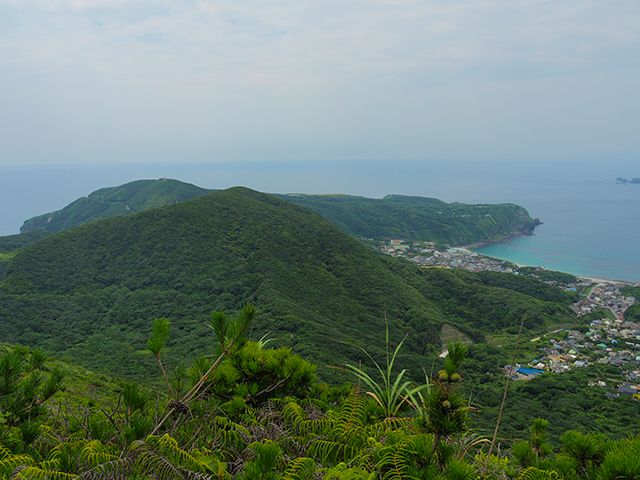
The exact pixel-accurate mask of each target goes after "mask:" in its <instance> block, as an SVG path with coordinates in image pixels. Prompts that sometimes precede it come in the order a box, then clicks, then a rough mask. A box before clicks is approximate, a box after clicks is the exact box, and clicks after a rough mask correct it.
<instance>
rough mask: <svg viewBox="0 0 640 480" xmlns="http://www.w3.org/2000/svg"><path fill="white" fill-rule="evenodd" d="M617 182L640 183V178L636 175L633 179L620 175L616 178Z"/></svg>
mask: <svg viewBox="0 0 640 480" xmlns="http://www.w3.org/2000/svg"><path fill="white" fill-rule="evenodd" d="M616 183H640V178H638V177H635V178H634V179H632V180H627V179H626V178H622V177H618V178H616Z"/></svg>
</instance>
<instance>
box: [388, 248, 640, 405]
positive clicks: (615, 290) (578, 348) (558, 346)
mask: <svg viewBox="0 0 640 480" xmlns="http://www.w3.org/2000/svg"><path fill="white" fill-rule="evenodd" d="M381 250H382V252H384V253H386V254H388V255H392V256H394V257H404V258H406V259H408V260H410V261H412V262H415V263H417V264H418V265H422V266H439V267H443V268H461V269H465V270H468V271H471V272H481V271H492V272H506V273H511V274H515V275H518V274H520V272H519V271H518V267H517V266H516V265H513V264H511V263H509V262H505V261H504V260H499V259H496V258H491V257H486V256H483V255H480V254H478V253H476V252H473V251H471V250H469V249H465V248H449V249H443V248H438V247H437V246H436V245H435V243H432V242H411V243H407V242H405V241H404V240H390V241H389V242H388V243H386V244H385V245H384V246H383V247H382V248H381ZM536 270H544V269H542V268H537V269H536ZM577 280H578V281H577V282H576V283H571V284H558V286H559V287H560V288H562V289H564V290H573V291H576V292H580V293H581V295H580V300H579V301H578V302H577V303H575V304H573V305H571V309H572V310H573V311H574V312H575V313H576V315H586V314H589V313H592V312H596V311H601V310H605V311H607V312H609V313H610V315H606V316H605V317H603V318H600V319H596V320H593V321H591V322H590V324H589V325H586V324H582V325H579V326H577V327H576V328H577V329H575V330H574V329H571V328H564V329H560V330H557V331H554V332H550V333H549V334H547V335H545V336H543V337H537V338H534V339H532V340H531V342H534V343H535V344H536V346H537V347H538V350H539V351H540V354H539V355H538V356H537V358H534V359H532V360H531V361H530V362H528V363H527V364H516V365H506V366H504V367H503V371H504V372H505V374H506V375H509V376H511V378H512V379H514V380H530V379H533V378H535V377H536V376H537V375H542V374H544V373H556V374H557V373H562V372H566V371H568V370H571V369H573V368H583V367H587V366H588V365H591V364H593V363H598V364H606V365H612V366H615V367H618V368H619V369H620V370H621V373H622V376H623V378H624V379H625V381H624V382H622V383H619V382H616V383H618V384H617V385H607V379H593V381H591V382H590V383H589V385H590V386H594V387H595V386H599V387H608V386H612V387H614V388H615V390H616V393H613V392H607V393H606V395H607V396H608V397H609V398H616V397H618V396H620V395H627V396H631V397H633V398H635V399H640V325H639V324H638V323H635V322H630V321H625V320H624V312H625V311H626V310H627V308H629V307H630V306H631V305H633V304H634V303H635V300H636V299H635V298H634V297H626V296H624V295H622V294H621V293H620V291H619V289H620V288H621V287H623V286H625V285H634V284H633V283H630V282H617V281H610V280H600V279H591V278H577ZM547 283H552V284H553V283H554V282H547ZM549 337H552V338H549ZM609 381H610V380H609Z"/></svg>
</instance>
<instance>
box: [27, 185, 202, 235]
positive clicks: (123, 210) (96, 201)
mask: <svg viewBox="0 0 640 480" xmlns="http://www.w3.org/2000/svg"><path fill="white" fill-rule="evenodd" d="M212 191H213V190H207V189H204V188H200V187H196V186H195V185H191V184H190V183H184V182H180V181H178V180H171V179H166V178H164V179H160V180H137V181H135V182H130V183H126V184H124V185H120V186H118V187H108V188H102V189H100V190H96V191H95V192H93V193H90V194H89V195H88V196H86V197H82V198H79V199H78V200H76V201H75V202H72V203H70V204H69V205H67V206H66V207H64V208H63V209H62V210H58V211H56V212H51V213H45V214H43V215H38V216H37V217H33V218H30V219H28V220H26V221H25V222H24V224H23V225H22V227H21V228H20V232H21V233H26V232H31V231H33V230H47V231H48V232H61V231H62V230H67V229H69V228H73V227H77V226H78V225H84V224H85V223H89V222H93V221H96V220H100V219H101V218H108V217H113V216H115V215H129V214H131V213H136V212H141V211H143V210H146V209H148V208H154V207H160V206H163V205H170V204H172V203H179V202H184V201H185V200H189V199H192V198H196V197H199V196H201V195H204V194H206V193H210V192H212Z"/></svg>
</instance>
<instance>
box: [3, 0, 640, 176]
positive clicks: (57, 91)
mask: <svg viewBox="0 0 640 480" xmlns="http://www.w3.org/2000/svg"><path fill="white" fill-rule="evenodd" d="M639 112H640V1H638V0H606V1H604V0H602V1H592V0H552V1H540V0H538V1H537V0H470V1H460V0H438V1H432V0H415V1H414V0H339V1H336V0H313V1H308V0H296V1H289V0H269V1H257V0H219V1H178V0H158V1H151V0H0V165H12V164H43V163H51V164H60V163H113V162H132V161H134V162H171V163H178V162H181V161H189V162H202V161H207V162H208V161H224V162H234V161H263V160H265V161H275V160H277V161H298V160H301V161H304V160H314V161H316V160H370V159H371V160H374V159H375V160H420V159H424V160H454V159H457V160H460V159H466V160H487V159H495V160H509V161H518V160H526V161H532V160H538V159H544V160H549V159H560V160H562V159H573V160H575V159H579V158H589V159H593V160H606V159H609V158H614V157H616V158H618V157H621V158H627V159H629V158H633V157H638V154H640V119H639V116H640V113H639Z"/></svg>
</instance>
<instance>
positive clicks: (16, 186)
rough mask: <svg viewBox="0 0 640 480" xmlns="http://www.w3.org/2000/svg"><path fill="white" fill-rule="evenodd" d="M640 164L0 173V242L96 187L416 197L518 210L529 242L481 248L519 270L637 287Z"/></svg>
mask: <svg viewBox="0 0 640 480" xmlns="http://www.w3.org/2000/svg"><path fill="white" fill-rule="evenodd" d="M638 176H640V162H637V161H633V160H627V161H619V160H618V161H606V162H605V161H603V162H599V163H592V164H583V163H580V162H574V163H561V162H546V163H545V162H541V163H535V164H532V163H519V162H511V163H506V162H494V163H487V162H482V163H479V162H384V161H380V162H322V163H320V162H315V163H306V162H298V163H263V162H255V163H224V162H223V163H210V164H180V165H178V164H139V165H89V166H77V165H76V166H74V165H62V166H46V167H43V166H20V167H15V166H14V167H6V166H4V167H3V166H0V235H11V234H15V233H18V232H19V229H20V226H21V225H22V222H23V221H24V220H26V219H27V218H30V217H32V216H35V215H38V214H42V213H46V212H50V211H54V210H58V209H60V208H62V207H64V206H65V205H67V204H68V203H70V202H72V201H73V200H75V199H76V198H79V197H81V196H85V195H87V194H89V193H91V192H92V191H94V190H97V189H98V188H102V187H106V186H114V185H120V184H122V183H126V182H129V181H133V180H138V179H141V178H160V177H169V178H176V179H178V180H182V181H186V182H190V183H194V184H196V185H199V186H201V187H206V188H227V187H231V186H235V185H244V186H247V187H250V188H253V189H256V190H260V191H263V192H273V193H291V192H300V193H347V194H352V195H363V196H367V197H374V198H380V197H383V196H384V195H386V194H389V193H394V194H404V195H419V196H425V197H434V198H439V199H441V200H444V201H447V202H454V201H459V202H465V203H505V202H506V203H517V204H519V205H522V206H524V207H525V208H527V210H528V211H529V213H530V214H531V216H533V217H539V218H540V220H541V221H542V222H544V224H543V225H541V226H539V227H538V228H536V231H535V235H534V236H531V237H519V238H517V239H515V240H513V241H510V242H508V243H505V244H501V245H495V246H491V247H486V248H483V249H480V252H481V253H484V254H486V255H491V256H494V257H498V258H503V259H506V260H510V261H513V262H516V263H519V264H524V265H534V266H543V267H547V268H551V269H555V270H561V271H565V272H570V273H573V274H577V275H584V276H593V277H601V278H611V279H617V280H628V281H637V282H640V185H619V184H615V183H614V182H613V180H614V179H615V178H617V177H625V178H632V177H638Z"/></svg>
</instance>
